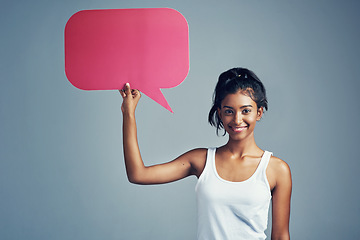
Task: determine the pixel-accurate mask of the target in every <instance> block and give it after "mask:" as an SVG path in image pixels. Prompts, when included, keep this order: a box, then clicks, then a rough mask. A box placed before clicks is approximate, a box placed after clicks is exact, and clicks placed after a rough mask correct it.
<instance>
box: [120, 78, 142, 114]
mask: <svg viewBox="0 0 360 240" xmlns="http://www.w3.org/2000/svg"><path fill="white" fill-rule="evenodd" d="M119 92H120V94H121V96H122V98H123V103H122V105H121V111H122V112H123V113H131V114H132V113H135V109H136V106H137V104H138V102H139V100H140V97H141V93H140V91H139V90H137V89H131V87H130V84H129V83H126V84H125V87H124V89H122V90H119Z"/></svg>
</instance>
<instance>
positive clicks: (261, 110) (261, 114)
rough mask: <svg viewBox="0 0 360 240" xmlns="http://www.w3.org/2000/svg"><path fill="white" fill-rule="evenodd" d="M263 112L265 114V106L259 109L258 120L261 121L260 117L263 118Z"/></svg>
mask: <svg viewBox="0 0 360 240" xmlns="http://www.w3.org/2000/svg"><path fill="white" fill-rule="evenodd" d="M263 114H264V108H263V107H259V109H258V110H257V117H256V121H260V119H261V118H262V116H263Z"/></svg>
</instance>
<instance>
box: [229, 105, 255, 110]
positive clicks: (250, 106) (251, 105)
mask: <svg viewBox="0 0 360 240" xmlns="http://www.w3.org/2000/svg"><path fill="white" fill-rule="evenodd" d="M246 107H253V106H252V105H244V106H241V107H240V108H246ZM223 108H231V109H233V107H230V106H226V105H225V106H223Z"/></svg>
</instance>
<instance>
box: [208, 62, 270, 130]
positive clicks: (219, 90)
mask: <svg viewBox="0 0 360 240" xmlns="http://www.w3.org/2000/svg"><path fill="white" fill-rule="evenodd" d="M238 91H243V92H245V93H246V95H248V96H249V97H250V98H251V99H252V100H253V101H254V102H255V103H256V105H257V108H258V109H259V108H261V107H262V108H265V110H267V109H268V101H267V99H266V91H265V87H264V85H263V84H262V82H261V81H260V79H259V78H258V77H257V76H256V75H255V73H254V72H252V71H250V70H248V69H246V68H232V69H230V70H228V71H226V72H223V73H222V74H220V76H219V80H218V83H217V84H216V87H215V91H214V95H213V105H212V107H211V109H210V112H209V117H208V121H209V123H210V125H212V126H214V127H216V134H217V135H219V130H220V129H222V128H224V125H223V123H222V121H221V119H220V116H219V115H218V112H217V110H218V109H219V108H221V102H222V101H223V100H224V98H225V97H226V96H227V95H228V94H234V93H236V92H238ZM225 134H226V132H225V133H224V135H225Z"/></svg>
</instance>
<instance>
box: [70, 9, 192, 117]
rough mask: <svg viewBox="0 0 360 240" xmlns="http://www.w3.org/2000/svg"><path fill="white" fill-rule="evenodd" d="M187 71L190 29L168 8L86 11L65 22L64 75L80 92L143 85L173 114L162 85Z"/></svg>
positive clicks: (168, 85)
mask: <svg viewBox="0 0 360 240" xmlns="http://www.w3.org/2000/svg"><path fill="white" fill-rule="evenodd" d="M188 72H189V29H188V24H187V21H186V19H185V18H184V16H183V15H181V13H179V12H178V11H176V10H174V9H170V8H144V9H108V10H83V11H79V12H77V13H75V14H74V15H72V16H71V17H70V19H69V20H68V22H67V23H66V26H65V73H66V77H67V78H68V80H69V81H70V82H71V84H72V85H74V86H75V87H77V88H79V89H82V90H114V89H122V88H123V86H124V84H125V83H127V82H128V83H130V84H131V87H132V88H135V89H139V90H140V91H141V92H143V93H144V94H146V95H147V96H148V97H150V98H151V99H153V100H154V101H156V102H157V103H159V104H160V105H162V106H163V107H165V108H166V109H168V110H169V111H171V112H172V110H171V108H170V106H169V104H168V103H167V101H166V99H165V97H164V95H163V94H162V93H161V91H160V88H172V87H176V86H177V85H179V84H180V83H181V82H182V81H184V79H185V78H186V76H187V74H188Z"/></svg>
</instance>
